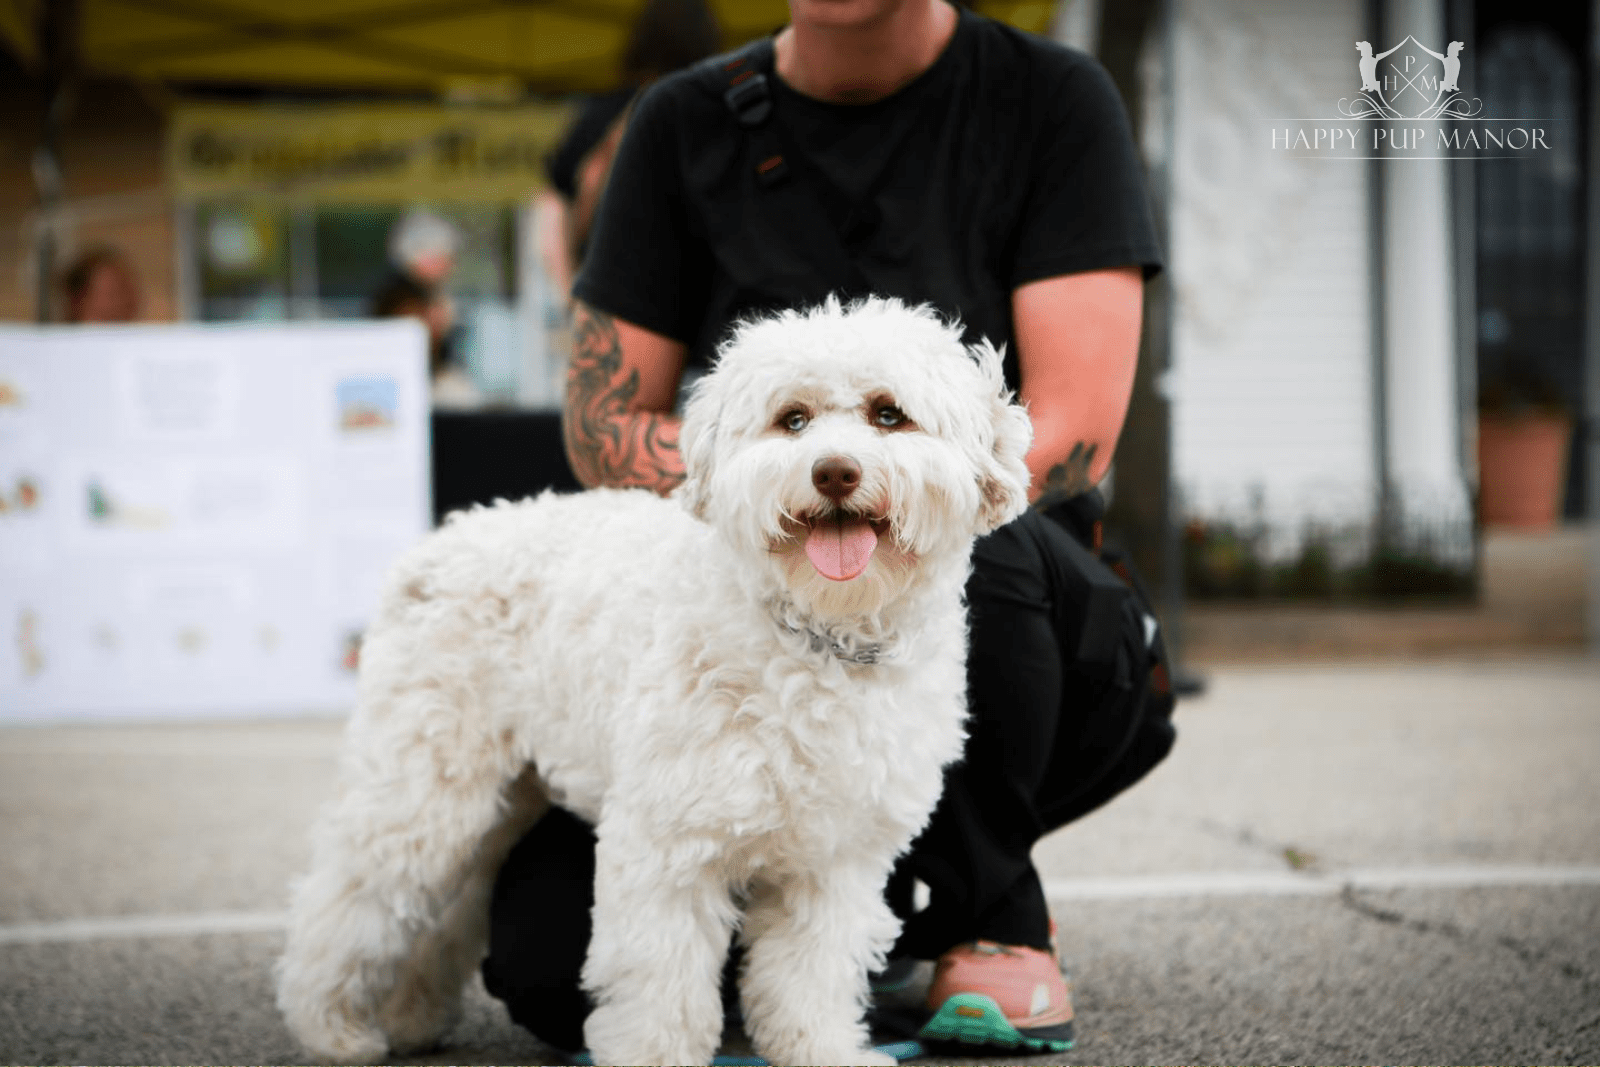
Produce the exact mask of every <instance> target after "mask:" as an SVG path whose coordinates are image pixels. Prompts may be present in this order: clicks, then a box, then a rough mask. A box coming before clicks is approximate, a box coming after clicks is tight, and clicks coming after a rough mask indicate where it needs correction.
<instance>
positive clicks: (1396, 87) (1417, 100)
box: [1339, 34, 1466, 119]
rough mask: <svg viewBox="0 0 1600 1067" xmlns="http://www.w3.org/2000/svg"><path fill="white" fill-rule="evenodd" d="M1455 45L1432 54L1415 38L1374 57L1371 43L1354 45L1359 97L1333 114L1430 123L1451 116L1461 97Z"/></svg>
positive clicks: (1458, 44)
mask: <svg viewBox="0 0 1600 1067" xmlns="http://www.w3.org/2000/svg"><path fill="white" fill-rule="evenodd" d="M1465 47H1466V46H1465V44H1463V43H1462V42H1461V41H1451V42H1450V43H1449V44H1448V45H1447V46H1446V47H1445V50H1444V51H1443V52H1435V51H1434V50H1433V49H1431V48H1429V47H1428V46H1427V45H1425V44H1423V43H1422V42H1421V41H1419V40H1417V39H1416V38H1415V37H1412V36H1410V35H1409V34H1408V35H1407V36H1406V38H1405V40H1403V41H1401V42H1400V43H1399V44H1397V45H1395V46H1394V47H1392V48H1390V49H1388V50H1386V51H1383V52H1375V51H1374V50H1373V48H1372V44H1371V42H1368V41H1357V42H1356V51H1357V52H1358V53H1360V55H1359V58H1358V60H1357V69H1358V70H1359V72H1360V74H1361V95H1360V96H1357V97H1355V98H1354V99H1351V100H1341V101H1340V102H1339V103H1340V108H1339V110H1340V111H1341V112H1342V113H1344V114H1345V115H1346V116H1347V117H1350V118H1384V119H1432V118H1439V117H1440V116H1442V115H1455V117H1463V116H1460V115H1456V109H1455V108H1453V107H1452V105H1453V104H1454V103H1455V101H1456V100H1457V99H1459V98H1460V96H1461V86H1460V77H1461V53H1462V51H1463V49H1464V48H1465Z"/></svg>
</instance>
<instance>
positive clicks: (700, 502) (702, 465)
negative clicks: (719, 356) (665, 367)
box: [676, 371, 722, 520]
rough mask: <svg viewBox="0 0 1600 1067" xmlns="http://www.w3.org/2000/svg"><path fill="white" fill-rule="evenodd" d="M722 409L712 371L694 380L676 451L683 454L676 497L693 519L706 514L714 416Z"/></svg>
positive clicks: (715, 417)
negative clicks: (682, 471) (681, 475)
mask: <svg viewBox="0 0 1600 1067" xmlns="http://www.w3.org/2000/svg"><path fill="white" fill-rule="evenodd" d="M721 410H722V398H721V390H720V389H719V388H718V386H717V374H716V372H715V371H713V372H712V373H710V374H708V375H706V376H705V377H703V378H701V379H700V380H699V381H697V382H695V383H694V387H693V389H692V390H691V391H690V394H689V402H688V403H687V404H685V405H684V409H683V427H682V429H681V430H680V431H679V433H678V450H679V452H680V453H681V454H682V455H683V468H684V475H685V477H684V480H683V484H682V485H680V486H679V487H678V491H677V493H676V496H678V498H679V499H681V500H682V501H683V504H684V506H685V507H687V508H688V509H689V514H691V515H693V516H694V517H695V518H697V519H701V520H704V519H706V518H707V517H708V509H709V508H710V505H711V471H712V467H713V466H714V465H715V456H716V450H717V449H716V445H717V416H718V415H719V414H720V412H721Z"/></svg>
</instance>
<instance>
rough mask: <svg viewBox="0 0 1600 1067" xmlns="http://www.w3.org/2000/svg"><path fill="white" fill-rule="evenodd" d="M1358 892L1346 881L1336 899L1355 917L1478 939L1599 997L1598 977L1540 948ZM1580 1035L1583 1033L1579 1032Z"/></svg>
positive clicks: (1599, 1019) (1453, 938) (1599, 1020)
mask: <svg viewBox="0 0 1600 1067" xmlns="http://www.w3.org/2000/svg"><path fill="white" fill-rule="evenodd" d="M1360 893H1361V890H1359V889H1358V888H1357V887H1356V886H1354V885H1352V884H1350V883H1348V882H1347V883H1345V885H1344V886H1343V887H1342V888H1341V889H1340V890H1339V900H1340V902H1341V903H1343V904H1344V905H1345V907H1347V908H1349V909H1350V910H1352V911H1354V912H1355V913H1356V914H1358V915H1362V916H1365V917H1366V918H1369V919H1373V920H1375V921H1377V922H1381V923H1388V924H1390V925H1394V926H1400V927H1402V928H1404V929H1407V930H1411V931H1414V932H1416V933H1420V934H1438V935H1440V936H1442V937H1445V938H1447V939H1449V940H1451V941H1457V942H1462V943H1466V942H1469V941H1473V940H1477V941H1488V942H1489V943H1491V944H1495V945H1499V946H1500V947H1501V948H1503V949H1506V950H1508V951H1509V952H1511V953H1512V954H1513V955H1514V956H1516V957H1517V959H1518V960H1520V961H1521V962H1522V963H1524V964H1525V965H1527V966H1529V967H1532V968H1535V969H1540V968H1546V967H1549V968H1553V969H1554V970H1555V971H1557V972H1558V973H1560V974H1561V975H1562V976H1563V977H1564V978H1567V979H1569V980H1571V981H1574V982H1577V983H1578V984H1579V985H1580V986H1581V987H1582V988H1583V989H1584V991H1585V992H1586V993H1587V994H1589V995H1591V996H1594V997H1600V976H1596V975H1593V974H1590V973H1589V972H1588V971H1586V970H1584V969H1583V968H1582V967H1579V966H1578V965H1577V964H1575V963H1572V962H1571V961H1569V960H1563V959H1560V958H1558V957H1556V956H1555V954H1554V953H1552V952H1551V951H1550V950H1548V949H1542V948H1538V947H1537V946H1533V945H1529V944H1526V943H1524V942H1522V941H1519V940H1517V939H1516V938H1514V937H1511V936H1510V935H1509V934H1502V935H1500V936H1498V937H1493V938H1479V937H1476V936H1475V935H1474V934H1473V932H1472V931H1470V930H1467V929H1465V928H1463V927H1461V926H1458V925H1456V924H1455V923H1453V922H1450V921H1448V920H1429V919H1418V918H1415V917H1414V916H1410V915H1407V914H1405V913H1404V912H1401V911H1396V910H1395V909H1393V908H1385V907H1382V906H1380V905H1378V904H1375V903H1373V902H1372V901H1370V900H1365V899H1363V898H1362V897H1361V895H1360ZM1596 1023H1600V1016H1597V1017H1596V1018H1595V1019H1594V1020H1591V1021H1590V1022H1587V1023H1585V1024H1584V1025H1583V1029H1587V1028H1589V1027H1592V1026H1594V1025H1596ZM1579 1032H1582V1031H1581V1030H1580V1031H1579Z"/></svg>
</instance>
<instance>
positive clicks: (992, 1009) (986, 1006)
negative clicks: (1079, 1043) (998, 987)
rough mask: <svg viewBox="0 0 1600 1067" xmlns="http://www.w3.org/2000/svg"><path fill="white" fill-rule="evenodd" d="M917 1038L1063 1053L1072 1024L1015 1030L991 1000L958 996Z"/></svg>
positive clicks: (1069, 1041) (974, 995)
mask: <svg viewBox="0 0 1600 1067" xmlns="http://www.w3.org/2000/svg"><path fill="white" fill-rule="evenodd" d="M917 1037H918V1039H919V1040H921V1041H923V1042H924V1043H926V1044H942V1045H969V1046H971V1045H978V1046H982V1047H984V1048H999V1049H1006V1050H1008V1051H1014V1052H1066V1051H1067V1050H1068V1049H1070V1048H1071V1047H1072V1041H1073V1035H1072V1023H1070V1022H1065V1023H1061V1024H1060V1025H1058V1026H1050V1027H1040V1028H1038V1029H1036V1030H1018V1029H1017V1028H1016V1027H1015V1026H1013V1025H1011V1023H1010V1022H1009V1021H1008V1020H1007V1019H1006V1017H1005V1013H1004V1012H1002V1011H1001V1010H1000V1005H998V1004H996V1003H995V1002H994V998H993V997H986V996H984V995H983V994H982V993H957V994H956V995H955V996H953V997H951V998H950V999H949V1000H947V1001H945V1002H944V1006H943V1007H941V1008H940V1009H939V1010H938V1011H936V1012H934V1014H933V1018H931V1019H929V1020H928V1022H927V1025H926V1026H924V1027H923V1028H922V1032H921V1033H919V1034H918V1035H917Z"/></svg>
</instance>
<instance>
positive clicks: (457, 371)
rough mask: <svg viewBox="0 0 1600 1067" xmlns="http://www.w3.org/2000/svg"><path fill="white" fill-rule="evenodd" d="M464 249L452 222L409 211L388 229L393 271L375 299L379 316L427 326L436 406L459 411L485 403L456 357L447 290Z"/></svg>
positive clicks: (452, 310) (374, 307) (452, 307)
mask: <svg viewBox="0 0 1600 1067" xmlns="http://www.w3.org/2000/svg"><path fill="white" fill-rule="evenodd" d="M460 250H461V235H460V233H459V232H458V231H457V230H456V228H455V226H453V225H451V224H450V222H449V221H448V220H446V219H444V218H442V217H441V216H439V215H438V214H436V213H434V212H432V211H427V210H424V209H420V208H414V209H412V210H410V211H407V212H406V213H405V214H404V215H403V216H401V218H400V221H399V222H397V223H395V226H394V229H393V230H392V231H390V233H389V264H390V270H389V274H388V276H387V277H386V278H385V280H384V283H383V285H382V286H381V287H380V288H379V289H378V292H377V293H376V294H375V295H374V296H373V298H372V314H373V315H375V316H377V317H378V318H394V317H399V316H409V317H411V318H415V319H419V320H421V322H422V324H423V325H424V326H426V327H427V328H428V380H429V382H430V384H431V386H432V399H433V406H434V407H436V408H442V409H457V410H460V409H471V408H476V407H481V406H482V404H483V397H482V394H481V393H480V392H479V391H478V387H477V385H475V384H474V383H473V381H472V377H471V375H469V374H468V373H467V372H466V370H465V369H464V368H462V367H461V366H460V365H459V361H458V360H457V358H456V354H455V348H456V334H457V327H456V321H455V305H454V304H453V302H452V301H451V300H450V297H449V295H448V293H446V291H445V286H446V284H447V283H448V282H449V280H450V275H451V274H452V273H453V272H454V271H455V267H456V257H457V255H458V254H459V252H460Z"/></svg>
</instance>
